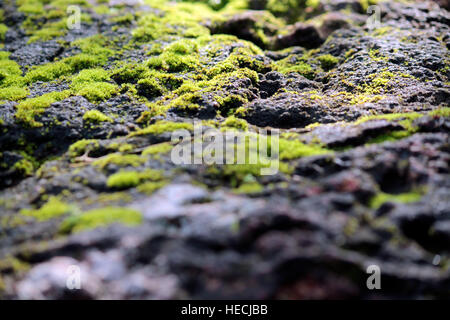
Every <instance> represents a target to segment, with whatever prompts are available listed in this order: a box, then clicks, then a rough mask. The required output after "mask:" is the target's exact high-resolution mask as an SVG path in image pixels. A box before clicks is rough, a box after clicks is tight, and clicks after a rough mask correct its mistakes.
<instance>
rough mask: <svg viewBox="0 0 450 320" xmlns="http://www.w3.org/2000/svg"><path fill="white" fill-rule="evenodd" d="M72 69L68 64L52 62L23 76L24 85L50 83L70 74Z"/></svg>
mask: <svg viewBox="0 0 450 320" xmlns="http://www.w3.org/2000/svg"><path fill="white" fill-rule="evenodd" d="M72 71H73V70H72V68H71V66H70V65H69V64H67V63H64V62H62V61H60V62H54V63H50V64H46V65H42V66H38V67H35V68H33V69H31V70H30V71H29V72H28V73H27V74H26V75H25V81H26V83H33V82H36V81H44V82H45V81H51V80H54V79H57V78H59V77H60V76H63V75H66V74H70V73H72Z"/></svg>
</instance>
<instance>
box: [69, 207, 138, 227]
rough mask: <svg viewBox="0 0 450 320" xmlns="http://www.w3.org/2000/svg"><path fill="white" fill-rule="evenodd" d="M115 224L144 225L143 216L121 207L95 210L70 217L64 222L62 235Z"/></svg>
mask: <svg viewBox="0 0 450 320" xmlns="http://www.w3.org/2000/svg"><path fill="white" fill-rule="evenodd" d="M113 223H120V224H124V225H128V226H136V225H139V224H141V223H142V214H141V213H140V212H139V211H136V210H133V209H129V208H120V207H105V208H100V209H94V210H90V211H87V212H85V213H82V214H76V215H73V216H71V217H68V218H67V219H66V220H64V221H63V222H62V224H61V226H60V231H61V232H62V233H76V232H80V231H84V230H89V229H95V228H99V227H103V226H107V225H110V224H113Z"/></svg>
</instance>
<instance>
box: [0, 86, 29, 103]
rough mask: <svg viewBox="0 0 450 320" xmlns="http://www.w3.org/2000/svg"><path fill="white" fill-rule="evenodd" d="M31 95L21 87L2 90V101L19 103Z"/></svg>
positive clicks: (0, 93) (0, 94)
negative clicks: (18, 101)
mask: <svg viewBox="0 0 450 320" xmlns="http://www.w3.org/2000/svg"><path fill="white" fill-rule="evenodd" d="M28 94H29V91H28V89H26V88H20V87H7V88H0V100H9V101H17V100H21V99H23V98H26V96H27V95H28Z"/></svg>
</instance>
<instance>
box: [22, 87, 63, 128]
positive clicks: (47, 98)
mask: <svg viewBox="0 0 450 320" xmlns="http://www.w3.org/2000/svg"><path fill="white" fill-rule="evenodd" d="M70 94H71V92H70V90H65V91H61V92H57V91H55V92H50V93H46V94H44V95H42V96H39V97H36V98H30V99H26V100H24V101H22V102H21V103H19V104H18V105H17V106H16V108H17V112H16V114H15V116H16V119H17V120H18V121H21V122H23V123H25V124H27V125H29V126H31V127H41V126H42V123H40V122H38V121H36V120H35V119H34V118H35V116H37V115H39V114H41V113H42V112H44V111H45V109H46V108H48V107H49V106H50V105H51V104H52V103H54V102H57V101H61V100H63V99H65V98H67V97H69V96H70Z"/></svg>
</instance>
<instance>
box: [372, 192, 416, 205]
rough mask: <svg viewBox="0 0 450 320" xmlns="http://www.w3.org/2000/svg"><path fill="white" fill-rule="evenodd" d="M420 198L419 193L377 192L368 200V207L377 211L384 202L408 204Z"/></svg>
mask: <svg viewBox="0 0 450 320" xmlns="http://www.w3.org/2000/svg"><path fill="white" fill-rule="evenodd" d="M421 197H422V195H421V194H420V193H419V192H409V193H401V194H388V193H384V192H379V193H377V194H376V195H375V196H374V197H373V198H372V199H371V200H370V203H369V206H370V207H371V208H373V209H377V208H379V207H380V206H381V205H382V204H383V203H385V202H401V203H410V202H417V201H419V200H420V199H421Z"/></svg>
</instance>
